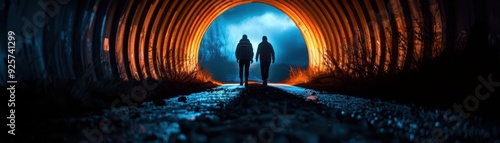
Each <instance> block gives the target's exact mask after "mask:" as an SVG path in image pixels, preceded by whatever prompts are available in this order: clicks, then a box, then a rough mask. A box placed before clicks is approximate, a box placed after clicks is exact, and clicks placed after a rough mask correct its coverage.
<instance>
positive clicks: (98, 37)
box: [0, 0, 500, 142]
mask: <svg viewBox="0 0 500 143" xmlns="http://www.w3.org/2000/svg"><path fill="white" fill-rule="evenodd" d="M250 3H259V4H265V5H268V6H272V7H274V8H277V9H278V10H279V11H281V12H283V13H284V14H286V16H288V17H289V18H290V19H291V20H292V21H293V23H294V24H295V26H297V27H298V29H299V31H300V34H302V37H303V40H304V41H305V45H306V48H307V49H306V51H307V53H305V52H301V53H303V54H307V58H304V59H307V63H308V64H307V66H308V67H307V68H306V69H293V68H290V75H289V76H290V79H289V81H293V79H294V78H295V79H296V81H300V82H302V80H303V79H308V81H307V80H306V81H305V82H302V83H304V84H295V83H293V82H283V83H277V82H276V83H271V82H270V83H269V85H268V84H267V82H263V83H262V84H261V83H260V82H259V81H258V80H256V81H252V82H250V84H248V83H245V86H243V82H240V84H237V83H236V84H234V83H221V82H218V81H216V80H214V79H213V77H212V76H210V73H205V72H200V71H202V68H203V67H201V66H200V63H199V62H200V61H199V51H200V45H201V44H202V40H203V37H204V35H205V34H206V33H207V30H209V27H210V25H211V24H213V23H214V21H215V20H216V18H217V17H219V16H221V15H222V14H223V13H224V12H229V11H230V9H232V8H235V7H238V6H242V5H245V4H250ZM498 6H500V1H498V0H448V1H446V0H0V18H1V19H2V21H1V22H0V31H1V33H2V34H3V35H4V36H0V37H1V38H0V49H1V51H0V53H1V55H0V58H2V61H3V62H1V66H2V67H7V68H2V70H1V71H0V75H1V76H0V81H1V83H0V86H1V87H3V88H4V89H7V90H4V92H8V93H7V94H9V97H7V98H8V99H7V102H8V105H7V108H6V109H5V110H4V112H3V113H4V114H3V115H4V118H5V117H7V120H4V123H5V122H7V130H8V134H7V135H9V137H13V138H14V139H12V140H10V141H13V140H14V141H24V142H33V141H40V140H42V141H45V140H55V142H155V141H156V142H209V141H211V142H256V141H259V142H270V140H271V141H274V142H295V141H296V142H358V141H359V142H370V141H374V142H454V141H455V142H498V141H499V140H500V138H499V137H500V118H498V117H497V115H496V114H497V112H498V111H497V110H496V109H498V107H499V106H498V105H499V104H498V103H499V101H500V99H499V96H497V95H498V93H500V92H499V91H500V89H499V87H500V76H499V75H500V74H499V73H500V71H499V68H498V65H499V63H500V42H499V41H500V26H499V25H500V9H499V8H498ZM258 10H259V9H255V11H258ZM257 37H260V36H257ZM238 38H239V37H238ZM288 40H295V39H288ZM284 42H286V41H284ZM4 43H7V44H4ZM229 46H235V45H229ZM301 47H303V46H301ZM300 61H304V60H300ZM234 64H235V65H236V63H234ZM235 69H236V68H235ZM193 73H199V74H193ZM293 73H295V74H293ZM192 75H195V76H194V78H197V81H196V83H195V82H194V80H190V79H191V78H193V77H191V76H192ZM234 75H236V74H234ZM311 75H318V76H316V77H314V78H312V77H313V76H311ZM234 77H235V78H236V76H234ZM257 78H258V77H257ZM185 79H189V80H185ZM181 80H183V82H180V81H181ZM198 80H199V81H202V82H199V81H198ZM240 80H241V78H240ZM292 83H293V84H292ZM248 85H249V86H248ZM7 94H5V95H7ZM5 97H6V96H5ZM4 99H5V98H4ZM290 103H291V104H290ZM4 106H5V105H4ZM288 111H290V112H288ZM282 117H286V119H283V118H282ZM288 117H291V118H288ZM483 117H484V118H483ZM278 119H279V120H278ZM16 120H17V121H16ZM275 121H276V122H275ZM285 122H286V123H287V124H284V123H285ZM274 123H282V125H283V127H285V126H286V128H278V129H277V128H276V127H275V126H273V125H275V124H274ZM288 123H290V124H288ZM269 125H271V126H269ZM288 127H290V128H288ZM14 132H16V133H17V134H18V136H10V134H12V135H14ZM4 133H5V132H4ZM9 139H10V138H9ZM266 139H269V140H266Z"/></svg>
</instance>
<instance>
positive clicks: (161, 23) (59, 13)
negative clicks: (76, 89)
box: [2, 0, 500, 80]
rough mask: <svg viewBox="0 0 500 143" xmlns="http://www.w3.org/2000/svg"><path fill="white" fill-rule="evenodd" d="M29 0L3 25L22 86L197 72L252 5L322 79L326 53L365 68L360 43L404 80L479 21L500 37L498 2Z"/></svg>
mask: <svg viewBox="0 0 500 143" xmlns="http://www.w3.org/2000/svg"><path fill="white" fill-rule="evenodd" d="M29 2H30V1H25V0H20V1H10V0H7V1H5V2H3V3H2V5H3V6H4V8H3V9H2V13H3V17H4V18H6V19H13V18H19V17H20V20H9V21H7V22H4V23H3V24H2V25H5V26H2V28H3V30H7V29H8V30H13V31H18V32H17V33H18V35H17V36H16V37H17V40H18V43H22V44H18V45H17V49H18V52H19V54H23V55H32V56H31V57H34V58H32V59H21V61H18V63H26V64H22V65H18V66H19V67H18V69H19V70H24V71H25V73H28V74H23V75H21V76H19V77H18V78H19V79H29V78H35V79H46V78H52V79H53V80H68V79H75V78H77V77H81V76H82V75H84V74H88V73H91V74H92V75H94V76H95V78H96V79H99V78H106V77H112V76H119V77H120V78H121V79H123V80H140V79H146V78H153V79H159V78H160V77H162V76H165V73H166V72H171V71H175V72H184V71H191V70H194V69H195V68H196V66H197V60H196V59H198V57H197V56H198V49H199V46H200V42H201V39H202V37H203V34H204V33H205V31H206V30H207V28H208V26H209V25H210V24H211V22H212V21H213V20H214V19H215V18H216V17H217V16H218V15H220V14H221V13H223V12H225V10H228V9H230V8H232V7H235V6H238V5H242V4H246V3H252V2H259V3H264V4H268V5H271V6H274V7H276V8H278V9H280V10H281V11H283V12H284V13H285V14H287V15H288V16H289V17H290V18H291V19H292V20H293V22H294V23H295V24H296V25H297V27H298V28H299V29H300V30H301V32H302V34H303V37H304V39H305V41H306V44H307V51H308V55H309V69H313V70H319V71H321V70H324V69H325V67H324V64H323V63H324V62H325V61H324V55H325V54H329V55H331V56H332V57H333V58H334V59H335V61H337V62H338V64H337V66H338V67H339V68H344V67H345V66H347V65H349V64H359V62H357V61H352V60H350V59H349V57H348V56H346V54H345V53H346V52H349V51H352V50H349V48H343V47H345V45H346V44H347V45H348V44H349V43H352V42H353V41H356V40H360V39H361V40H362V42H360V43H362V44H363V46H362V47H364V48H366V49H365V50H356V49H355V48H354V52H356V51H365V52H363V54H362V52H359V53H358V54H362V55H363V56H364V59H365V60H366V61H365V62H369V63H371V64H372V65H375V66H376V67H377V70H378V72H397V71H398V70H401V69H405V68H407V69H411V68H415V67H418V65H419V64H418V63H420V62H424V61H426V60H431V59H433V58H436V57H438V56H439V55H440V53H441V52H442V51H443V49H445V48H447V47H448V48H460V46H457V41H460V38H462V39H463V38H464V36H467V32H468V31H469V30H470V28H471V25H472V24H473V22H474V21H475V20H484V21H487V22H488V25H489V26H488V30H489V31H490V32H491V34H492V35H495V34H497V33H499V31H500V28H499V27H498V26H495V25H498V24H499V21H498V18H496V17H498V13H499V12H498V9H496V8H495V6H497V5H498V2H497V1H494V0H487V1H481V2H479V1H468V0H458V1H452V2H448V1H446V2H445V1H442V0H409V1H398V0H375V1H374V0H356V1H348V0H332V1H275V0H231V1H158V0H128V1H117V0H109V1H101V0H90V1H70V0H48V1H46V0H39V1H37V3H36V4H27V3H29ZM470 6H472V7H470ZM423 35H425V36H423ZM2 40H5V39H2ZM425 45H430V46H425ZM429 47H432V48H429ZM351 49H353V48H352V47H351ZM174 67H175V68H174ZM27 71H34V72H27ZM2 73H3V75H6V73H5V71H2ZM4 77H5V76H4ZM4 80H5V79H4Z"/></svg>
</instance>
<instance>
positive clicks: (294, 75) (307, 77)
mask: <svg viewBox="0 0 500 143" xmlns="http://www.w3.org/2000/svg"><path fill="white" fill-rule="evenodd" d="M289 70H290V77H289V78H288V79H286V80H285V81H284V83H286V84H290V85H297V84H301V83H308V82H309V81H311V80H312V79H314V78H315V75H316V73H315V72H314V71H313V70H312V69H310V68H307V69H303V68H299V67H290V69H289Z"/></svg>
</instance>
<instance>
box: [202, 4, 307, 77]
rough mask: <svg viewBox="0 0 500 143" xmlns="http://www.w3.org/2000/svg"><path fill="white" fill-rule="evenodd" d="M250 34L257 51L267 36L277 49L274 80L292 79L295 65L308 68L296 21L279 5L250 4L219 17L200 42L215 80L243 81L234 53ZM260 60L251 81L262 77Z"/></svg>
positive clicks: (254, 67) (273, 66) (255, 65)
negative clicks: (240, 78)
mask: <svg viewBox="0 0 500 143" xmlns="http://www.w3.org/2000/svg"><path fill="white" fill-rule="evenodd" d="M243 34H246V35H247V36H248V39H249V40H250V42H251V43H252V46H253V49H254V53H256V52H257V46H258V44H259V43H260V42H262V36H267V37H268V41H269V42H270V43H271V44H272V45H273V47H274V51H275V54H276V55H275V58H276V61H275V64H271V68H270V77H269V81H270V82H279V81H282V80H285V79H286V78H288V74H289V72H288V70H289V67H290V66H293V67H297V66H298V67H304V68H305V67H307V66H308V55H307V47H306V44H305V41H304V38H303V36H302V33H301V32H300V30H299V28H298V27H297V26H296V25H295V23H294V22H293V21H292V20H291V19H290V18H289V17H288V16H287V15H286V14H284V13H283V12H282V11H280V10H279V9H276V8H275V7H272V6H269V5H266V4H262V3H250V4H245V5H240V6H237V7H234V8H232V9H229V10H227V11H226V12H224V13H223V14H221V15H220V16H219V17H217V18H216V19H215V20H214V21H213V22H212V24H211V25H210V27H209V28H208V30H207V31H206V33H205V35H204V37H203V40H202V43H201V45H200V52H199V61H200V65H201V66H202V68H205V69H206V70H208V71H209V72H211V73H212V75H213V77H214V79H215V80H219V81H222V82H239V77H238V64H237V62H236V58H235V55H234V51H235V50H236V45H237V44H238V42H239V40H240V39H241V37H242V35H243ZM259 64H260V63H259V62H254V63H253V64H251V65H250V70H251V71H250V78H249V80H254V81H261V80H260V65H259Z"/></svg>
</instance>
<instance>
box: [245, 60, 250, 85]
mask: <svg viewBox="0 0 500 143" xmlns="http://www.w3.org/2000/svg"><path fill="white" fill-rule="evenodd" d="M249 71H250V61H245V87H248V77H249V76H250V73H249Z"/></svg>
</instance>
